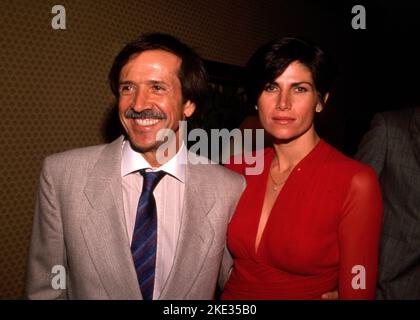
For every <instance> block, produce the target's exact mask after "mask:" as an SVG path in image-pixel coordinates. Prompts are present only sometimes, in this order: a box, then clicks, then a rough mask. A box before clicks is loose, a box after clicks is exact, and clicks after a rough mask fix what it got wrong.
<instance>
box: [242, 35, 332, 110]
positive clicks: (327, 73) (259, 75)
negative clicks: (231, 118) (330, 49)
mask: <svg viewBox="0 0 420 320" xmlns="http://www.w3.org/2000/svg"><path fill="white" fill-rule="evenodd" d="M295 61H298V62H300V63H302V64H303V65H305V66H306V67H307V68H308V69H309V70H310V72H311V74H312V78H313V80H314V84H315V89H316V91H317V93H318V96H319V98H320V102H321V103H323V98H324V96H325V94H326V93H327V92H328V91H329V89H330V86H331V83H332V80H333V78H334V75H335V67H334V65H333V64H332V61H331V60H330V57H327V55H326V54H325V53H324V51H322V50H321V49H320V48H319V47H318V46H316V45H313V44H311V43H309V42H307V41H304V40H302V39H299V38H290V37H286V38H281V39H277V40H273V41H270V42H268V43H266V44H264V45H263V46H261V47H260V48H259V49H257V51H256V52H255V53H254V54H253V56H252V57H251V58H250V60H249V61H248V64H247V66H246V78H247V80H246V89H247V94H248V99H249V102H250V103H251V104H253V105H254V104H256V103H257V101H258V98H259V96H260V95H261V93H262V91H263V89H264V87H265V85H266V84H267V83H270V82H272V81H274V80H275V79H276V78H277V77H278V76H280V75H281V74H282V73H283V72H284V71H285V70H286V68H287V67H288V66H289V65H290V64H291V63H292V62H295Z"/></svg>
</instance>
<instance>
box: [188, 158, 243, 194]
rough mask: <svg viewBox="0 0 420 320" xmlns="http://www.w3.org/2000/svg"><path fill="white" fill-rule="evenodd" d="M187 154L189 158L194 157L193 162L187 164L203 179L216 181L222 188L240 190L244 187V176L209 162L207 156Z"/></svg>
mask: <svg viewBox="0 0 420 320" xmlns="http://www.w3.org/2000/svg"><path fill="white" fill-rule="evenodd" d="M188 156H189V159H190V160H191V159H194V161H193V163H192V162H191V161H190V162H189V163H188V165H189V166H190V168H191V169H192V170H194V171H195V173H196V174H198V176H200V177H203V179H206V180H211V181H214V182H215V183H218V184H219V185H220V188H221V189H223V190H224V189H225V188H231V189H238V188H239V189H240V190H241V192H242V191H243V189H244V188H245V178H244V177H243V176H242V175H240V174H238V173H236V172H234V171H232V170H229V169H227V168H225V167H224V166H222V165H219V164H216V163H214V162H211V161H210V160H208V159H207V158H204V157H200V156H197V155H195V154H192V153H189V155H188Z"/></svg>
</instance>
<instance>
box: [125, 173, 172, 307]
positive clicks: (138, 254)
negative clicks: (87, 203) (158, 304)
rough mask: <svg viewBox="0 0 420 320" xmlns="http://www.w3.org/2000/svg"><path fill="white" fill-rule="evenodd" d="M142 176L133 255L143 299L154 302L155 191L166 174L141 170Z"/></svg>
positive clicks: (132, 245) (132, 244)
mask: <svg viewBox="0 0 420 320" xmlns="http://www.w3.org/2000/svg"><path fill="white" fill-rule="evenodd" d="M140 174H141V175H142V176H143V189H142V191H141V196H140V200H139V204H138V207H137V216H136V224H135V227H134V233H133V240H132V241H131V253H132V255H133V261H134V266H135V268H136V273H137V279H138V281H139V286H140V290H141V293H142V295H143V299H144V300H152V299H153V289H154V284H155V265H156V244H157V215H156V202H155V197H154V196H153V190H154V189H155V187H156V186H157V184H158V183H159V181H160V180H161V179H162V178H163V176H164V175H165V172H163V171H157V172H146V171H145V170H140Z"/></svg>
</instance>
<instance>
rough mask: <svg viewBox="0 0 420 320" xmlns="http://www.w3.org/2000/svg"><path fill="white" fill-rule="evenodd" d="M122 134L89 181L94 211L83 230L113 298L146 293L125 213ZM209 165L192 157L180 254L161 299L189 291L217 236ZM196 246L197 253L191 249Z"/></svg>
mask: <svg viewBox="0 0 420 320" xmlns="http://www.w3.org/2000/svg"><path fill="white" fill-rule="evenodd" d="M122 143H123V138H122V137H120V138H118V139H117V140H115V141H114V142H112V143H111V144H109V145H106V146H105V148H104V150H103V152H102V154H101V155H100V157H99V158H98V161H97V163H96V165H95V167H94V168H93V171H92V173H91V174H90V177H89V178H88V182H87V184H86V186H85V195H86V197H87V199H88V201H89V203H90V204H91V206H92V209H93V210H92V213H91V214H89V215H87V216H86V217H85V221H84V222H83V223H82V226H81V228H82V232H83V235H84V237H85V241H86V243H87V246H88V249H89V254H90V255H91V258H92V261H93V263H94V264H95V267H96V269H97V271H98V274H99V276H100V278H101V281H102V283H103V285H104V287H105V290H106V291H107V293H108V295H109V297H110V298H111V299H141V298H142V296H141V293H140V289H139V286H138V281H137V275H136V272H135V269H134V265H133V261H132V256H131V251H130V247H129V246H128V245H127V244H128V235H127V231H126V227H125V221H124V215H123V200H122V188H121V148H122ZM205 166H206V165H193V164H191V163H188V164H187V166H186V172H185V180H186V182H185V183H186V185H185V196H184V206H183V211H182V216H181V229H180V233H179V239H178V243H177V248H176V252H175V260H174V264H173V267H172V269H171V272H170V274H169V276H168V279H167V281H166V284H165V286H164V288H163V290H162V293H161V296H160V299H182V297H185V296H187V294H188V292H189V291H190V289H191V287H192V286H193V284H194V282H195V280H196V277H197V276H198V274H199V273H200V270H201V268H202V267H203V264H204V262H205V260H206V257H207V254H208V252H209V249H210V247H211V244H212V242H213V238H214V234H215V232H214V230H213V227H212V225H211V223H210V220H209V219H208V217H207V214H208V213H209V212H210V210H211V209H212V207H213V206H214V204H215V200H216V199H215V196H214V191H213V188H214V185H212V184H211V182H208V181H207V180H203V176H205V175H206V173H207V171H206V169H205ZM192 252H193V253H194V254H192Z"/></svg>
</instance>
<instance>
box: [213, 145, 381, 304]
mask: <svg viewBox="0 0 420 320" xmlns="http://www.w3.org/2000/svg"><path fill="white" fill-rule="evenodd" d="M273 155H274V151H273V149H271V148H270V149H265V151H264V171H263V172H262V174H260V175H248V176H246V180H247V188H246V189H245V191H244V193H243V195H242V198H241V199H240V201H239V203H238V206H237V208H236V212H235V214H234V216H233V217H232V220H231V222H230V224H229V227H228V234H227V243H228V248H229V250H230V252H231V254H232V257H233V258H234V267H233V270H232V273H231V275H230V278H229V280H228V282H227V283H226V285H225V289H224V292H223V293H222V296H221V298H222V299H321V295H322V294H323V293H326V292H329V291H333V290H336V289H337V288H338V290H339V297H340V299H373V298H374V296H375V287H376V275H377V262H378V249H379V236H380V228H381V224H382V213H383V208H382V200H381V193H380V187H379V184H378V180H377V177H376V174H375V172H374V171H373V169H371V168H370V167H368V166H367V165H364V164H362V163H360V162H357V161H354V160H352V159H350V158H348V157H346V156H344V155H343V154H342V153H340V152H339V151H338V150H336V149H334V148H333V147H332V146H330V145H328V144H327V143H326V142H324V141H323V140H320V141H319V142H318V143H317V145H316V146H315V148H314V149H313V150H312V151H311V152H310V153H309V154H308V155H307V156H306V157H305V158H303V159H302V160H301V161H300V162H299V163H298V164H297V165H296V166H295V168H294V169H293V171H292V172H291V173H290V175H289V178H288V180H287V182H286V183H285V184H284V186H283V189H282V190H281V191H280V193H279V195H278V197H277V200H276V202H275V204H274V206H273V209H272V211H271V214H270V216H269V218H268V221H267V224H266V226H265V229H264V232H263V235H262V238H261V241H260V244H259V247H258V251H257V252H255V239H256V234H257V228H258V224H259V218H260V214H261V210H262V205H263V201H264V193H265V191H266V185H267V179H268V172H269V171H268V170H269V168H270V164H271V161H272V159H273ZM228 167H229V168H230V169H232V170H234V171H237V172H239V173H241V174H244V172H245V171H244V169H245V167H246V164H242V165H235V164H232V165H229V166H228Z"/></svg>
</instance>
